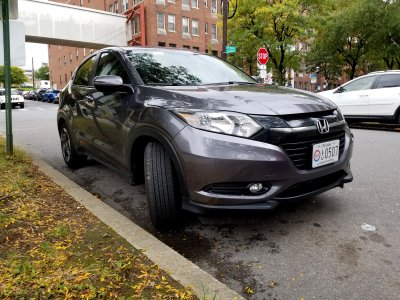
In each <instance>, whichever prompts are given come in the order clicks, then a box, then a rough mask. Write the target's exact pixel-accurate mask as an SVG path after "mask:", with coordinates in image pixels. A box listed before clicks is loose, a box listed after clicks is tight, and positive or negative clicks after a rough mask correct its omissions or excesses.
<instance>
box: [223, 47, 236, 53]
mask: <svg viewBox="0 0 400 300" xmlns="http://www.w3.org/2000/svg"><path fill="white" fill-rule="evenodd" d="M225 53H226V54H231V53H236V46H226V47H225Z"/></svg>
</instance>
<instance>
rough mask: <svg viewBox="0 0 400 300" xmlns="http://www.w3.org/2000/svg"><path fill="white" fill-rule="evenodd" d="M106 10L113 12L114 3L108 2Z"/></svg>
mask: <svg viewBox="0 0 400 300" xmlns="http://www.w3.org/2000/svg"><path fill="white" fill-rule="evenodd" d="M108 11H109V12H114V5H113V4H110V5H109V6H108Z"/></svg>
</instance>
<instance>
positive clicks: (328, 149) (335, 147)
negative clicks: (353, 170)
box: [311, 140, 339, 168]
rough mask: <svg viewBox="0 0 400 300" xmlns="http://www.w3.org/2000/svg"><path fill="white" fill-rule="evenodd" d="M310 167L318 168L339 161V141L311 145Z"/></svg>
mask: <svg viewBox="0 0 400 300" xmlns="http://www.w3.org/2000/svg"><path fill="white" fill-rule="evenodd" d="M311 159H312V167H313V168H318V167H321V166H324V165H327V164H331V163H334V162H335V161H338V160H339V140H333V141H328V142H323V143H318V144H314V145H313V151H312V158H311Z"/></svg>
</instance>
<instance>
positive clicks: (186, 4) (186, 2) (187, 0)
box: [182, 0, 190, 11]
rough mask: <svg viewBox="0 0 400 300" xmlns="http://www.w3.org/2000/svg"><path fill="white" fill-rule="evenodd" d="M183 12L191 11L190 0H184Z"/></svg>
mask: <svg viewBox="0 0 400 300" xmlns="http://www.w3.org/2000/svg"><path fill="white" fill-rule="evenodd" d="M182 10H186V11H188V10H190V0H182Z"/></svg>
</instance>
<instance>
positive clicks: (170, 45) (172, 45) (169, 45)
mask: <svg viewBox="0 0 400 300" xmlns="http://www.w3.org/2000/svg"><path fill="white" fill-rule="evenodd" d="M168 47H171V48H176V44H168Z"/></svg>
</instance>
